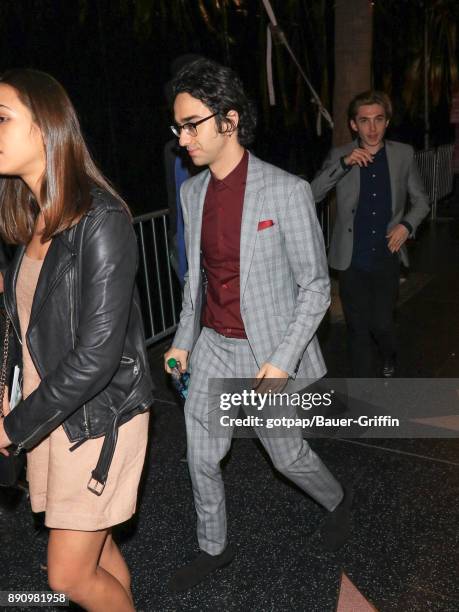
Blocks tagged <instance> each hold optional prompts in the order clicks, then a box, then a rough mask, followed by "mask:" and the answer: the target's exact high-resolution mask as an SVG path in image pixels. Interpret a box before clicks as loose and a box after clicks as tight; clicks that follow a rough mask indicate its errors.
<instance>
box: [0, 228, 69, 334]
mask: <svg viewBox="0 0 459 612" xmlns="http://www.w3.org/2000/svg"><path fill="white" fill-rule="evenodd" d="M67 235H68V232H63V233H62V234H59V235H58V236H56V237H55V238H54V239H53V241H52V243H51V245H50V247H49V249H48V252H47V253H46V257H45V259H44V260H43V265H42V268H41V271H40V275H39V277H38V282H37V287H36V289H35V293H34V297H33V303H32V311H31V314H30V322H29V328H30V327H32V326H33V325H34V323H35V321H36V319H37V317H38V315H39V313H40V311H41V309H42V306H43V304H44V302H45V301H46V299H47V298H48V296H49V295H50V294H51V293H52V291H53V290H54V288H55V287H56V285H57V284H58V282H59V281H60V280H61V278H62V276H63V274H64V273H65V272H66V270H67V269H68V268H69V266H70V265H71V263H72V260H73V258H74V255H73V249H72V245H71V244H70V243H69V241H68V239H67ZM25 250H26V247H25V246H24V245H22V246H19V247H18V248H17V249H16V253H15V255H14V259H13V261H12V262H11V265H10V266H9V268H8V271H7V273H6V275H5V296H4V297H5V304H6V307H7V310H8V312H9V313H10V315H11V316H12V318H13V324H14V326H15V328H16V329H17V330H18V332H19V327H20V325H19V317H18V311H17V301H16V285H17V280H18V276H19V271H20V269H21V264H22V260H23V258H24V253H25Z"/></svg>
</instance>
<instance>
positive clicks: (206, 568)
mask: <svg viewBox="0 0 459 612" xmlns="http://www.w3.org/2000/svg"><path fill="white" fill-rule="evenodd" d="M235 554H236V551H235V550H234V548H233V547H232V546H227V547H226V548H225V550H224V551H223V552H222V553H220V554H219V555H209V554H208V553H206V552H204V551H203V550H201V552H200V553H199V555H198V556H197V557H196V558H195V559H193V561H192V562H191V563H189V564H188V565H185V566H184V567H181V568H180V569H179V570H177V571H176V572H175V574H174V575H173V576H172V578H171V580H170V582H169V591H171V592H172V593H178V592H179V591H186V590H187V589H190V588H191V587H193V586H195V585H196V584H199V583H200V582H201V581H202V580H204V578H205V577H206V576H208V575H209V574H211V573H212V572H214V571H215V570H217V569H219V568H220V567H224V566H225V565H228V564H229V563H231V561H232V560H233V559H234V556H235Z"/></svg>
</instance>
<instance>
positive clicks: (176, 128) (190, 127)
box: [170, 113, 218, 138]
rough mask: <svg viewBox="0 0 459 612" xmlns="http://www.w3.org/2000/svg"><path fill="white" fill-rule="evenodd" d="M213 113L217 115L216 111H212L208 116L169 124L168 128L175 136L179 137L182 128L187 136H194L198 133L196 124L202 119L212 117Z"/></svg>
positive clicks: (199, 123) (202, 120)
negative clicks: (179, 123) (192, 120)
mask: <svg viewBox="0 0 459 612" xmlns="http://www.w3.org/2000/svg"><path fill="white" fill-rule="evenodd" d="M215 115H218V113H214V114H213V115H209V116H208V117H204V119H200V120H199V121H194V122H193V123H192V122H191V121H189V122H188V123H184V124H183V125H171V126H170V128H171V130H172V133H173V134H174V135H175V136H177V138H180V134H181V132H182V130H184V132H185V134H186V135H187V136H192V137H194V136H197V135H198V130H197V127H198V125H201V123H204V121H207V120H208V119H212V117H215Z"/></svg>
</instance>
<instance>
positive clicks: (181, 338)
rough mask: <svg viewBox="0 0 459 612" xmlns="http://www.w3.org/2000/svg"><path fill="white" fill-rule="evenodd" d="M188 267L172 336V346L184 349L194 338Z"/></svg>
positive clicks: (183, 199)
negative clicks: (177, 318) (178, 317)
mask: <svg viewBox="0 0 459 612" xmlns="http://www.w3.org/2000/svg"><path fill="white" fill-rule="evenodd" d="M185 190H186V188H185V187H184V185H182V187H181V189H180V200H181V203H182V212H183V223H184V230H185V249H186V256H187V259H188V261H190V253H189V249H190V239H191V230H190V222H189V215H188V209H187V199H186V195H185ZM189 274H190V267H188V270H187V271H186V273H185V277H184V280H185V285H184V288H183V298H182V310H181V312H180V321H179V324H178V327H177V331H176V333H175V336H174V340H173V341H172V346H173V347H174V348H178V349H183V350H185V351H191V349H192V348H193V339H194V324H195V317H196V313H195V307H196V304H193V300H192V299H191V291H190V278H189Z"/></svg>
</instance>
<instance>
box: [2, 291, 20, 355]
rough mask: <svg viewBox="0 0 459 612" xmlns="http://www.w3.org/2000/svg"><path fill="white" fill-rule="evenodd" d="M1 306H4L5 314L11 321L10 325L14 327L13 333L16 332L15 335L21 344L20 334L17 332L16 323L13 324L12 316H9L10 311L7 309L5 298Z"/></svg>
mask: <svg viewBox="0 0 459 612" xmlns="http://www.w3.org/2000/svg"><path fill="white" fill-rule="evenodd" d="M3 306H4V308H5V311H6V314H7V315H8V317H9V319H10V321H11V326H12V328H13V329H14V333H15V334H16V337H17V339H18V340H19V343H20V344H21V346H22V340H21V336H20V334H19V333H18V330H17V329H16V325H15V324H14V320H13V317H12V316H11V313H10V311H9V310H8V306H7V303H6V300H4V304H3Z"/></svg>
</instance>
